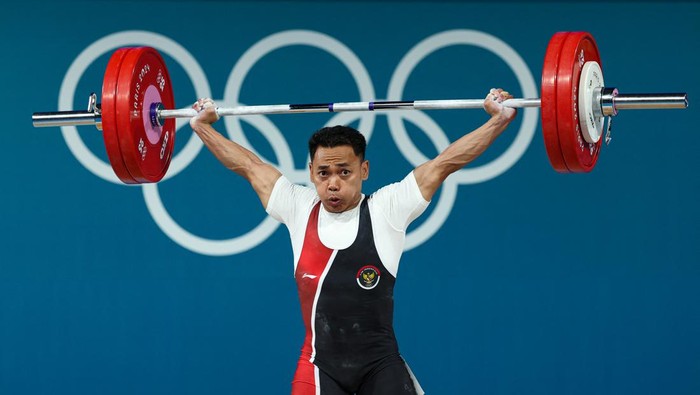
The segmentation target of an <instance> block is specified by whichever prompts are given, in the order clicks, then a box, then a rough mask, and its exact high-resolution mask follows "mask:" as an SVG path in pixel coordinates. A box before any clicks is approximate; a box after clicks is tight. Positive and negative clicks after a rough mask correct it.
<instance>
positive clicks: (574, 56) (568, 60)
mask: <svg viewBox="0 0 700 395" xmlns="http://www.w3.org/2000/svg"><path fill="white" fill-rule="evenodd" d="M591 60H592V61H595V62H598V64H599V65H600V64H601V63H600V54H599V53H598V47H597V45H596V43H595V40H593V36H591V35H590V34H589V33H586V32H572V33H570V34H569V35H568V36H567V37H566V40H565V41H564V45H563V46H562V48H561V54H560V56H559V68H558V72H557V99H558V100H557V127H558V129H559V143H560V144H561V152H562V155H563V156H564V161H565V162H566V166H567V167H568V168H569V170H571V171H572V172H576V173H583V172H589V171H591V170H593V167H594V166H595V163H596V161H597V160H598V155H599V154H600V147H601V145H602V141H603V139H600V140H598V142H597V143H588V142H586V140H585V139H584V137H583V134H582V132H581V124H580V121H581V120H580V119H579V117H578V93H579V92H578V87H579V80H580V78H581V69H583V65H584V64H585V63H586V62H588V61H591ZM601 67H602V66H601Z"/></svg>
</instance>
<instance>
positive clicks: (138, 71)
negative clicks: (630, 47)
mask: <svg viewBox="0 0 700 395" xmlns="http://www.w3.org/2000/svg"><path fill="white" fill-rule="evenodd" d="M540 88H541V96H542V97H541V98H514V99H509V100H506V101H505V102H504V103H503V104H504V105H505V106H508V107H517V108H523V107H541V112H540V113H541V121H542V134H543V137H544V143H545V147H546V150H547V156H548V157H549V161H550V163H551V165H552V167H553V168H554V169H555V170H556V171H558V172H561V173H580V172H589V171H591V170H592V169H593V167H594V166H595V164H596V161H597V159H598V155H599V153H600V148H601V145H602V141H603V140H604V139H602V138H601V136H602V133H603V129H604V119H605V118H606V117H608V133H609V128H610V123H611V119H612V117H613V116H615V115H617V113H618V111H619V110H627V109H667V108H687V107H688V97H687V94H686V93H660V94H649V93H643V94H621V93H619V91H618V90H617V89H616V88H609V87H605V85H604V80H603V72H602V69H601V60H600V54H599V52H598V47H597V44H596V42H595V40H594V39H593V36H592V35H591V34H590V33H587V32H558V33H555V34H554V35H553V36H552V38H551V39H550V41H549V44H548V45H547V50H546V53H545V57H544V65H543V68H542V80H541V87H540ZM174 107H175V106H174V98H173V88H172V84H171V81H170V76H169V74H168V70H167V68H166V66H165V62H164V60H163V58H162V56H161V55H160V54H159V53H158V51H157V50H155V49H154V48H151V47H126V48H119V49H117V50H116V51H115V52H114V53H113V54H112V56H111V57H110V59H109V61H108V63H107V68H106V70H105V75H104V80H103V84H102V103H97V95H96V94H94V93H93V94H91V95H90V98H89V101H88V108H87V110H84V111H59V112H37V113H34V114H33V115H32V121H33V125H34V126H35V127H50V126H77V125H94V126H96V127H97V129H99V130H102V132H103V133H102V135H103V139H104V143H105V147H106V150H107V156H108V157H109V161H110V164H111V166H112V169H113V170H114V172H115V174H116V175H117V177H119V179H120V180H121V181H122V182H124V183H127V184H140V183H149V182H158V181H160V180H161V179H162V178H163V177H164V176H165V173H166V172H167V169H168V166H169V165H170V160H171V158H172V156H173V150H174V142H175V121H174V119H175V118H190V117H193V116H195V115H196V111H195V110H194V109H192V108H182V109H174ZM475 108H483V99H457V100H413V101H373V102H343V103H320V104H319V103H317V104H278V105H256V106H237V107H231V108H224V107H219V108H217V112H218V114H219V115H220V116H240V115H253V114H286V113H311V112H344V111H381V110H445V109H475ZM606 139H607V138H606Z"/></svg>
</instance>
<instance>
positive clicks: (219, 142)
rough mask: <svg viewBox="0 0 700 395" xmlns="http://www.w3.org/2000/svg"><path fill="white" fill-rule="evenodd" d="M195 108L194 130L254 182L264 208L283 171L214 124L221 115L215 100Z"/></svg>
mask: <svg viewBox="0 0 700 395" xmlns="http://www.w3.org/2000/svg"><path fill="white" fill-rule="evenodd" d="M192 108H194V109H195V110H197V116H195V117H193V118H192V119H191V120H190V126H191V127H192V130H194V132H195V133H196V134H197V136H199V138H200V139H202V142H203V143H204V145H205V146H206V147H207V148H208V149H209V151H211V152H212V154H214V156H215V157H216V158H217V159H218V160H219V162H221V163H222V164H223V165H224V166H226V168H228V169H230V170H232V171H233V172H235V173H236V174H238V175H241V176H243V177H244V178H245V179H246V180H248V182H250V185H251V186H252V187H253V189H254V190H255V192H256V193H257V194H258V197H259V198H260V202H261V203H262V205H263V207H265V208H267V202H268V201H269V199H270V194H271V193H272V188H273V187H274V186H275V182H277V179H279V177H280V176H281V175H282V174H281V173H280V172H279V170H277V169H276V168H275V167H274V166H272V165H270V164H267V163H265V162H263V161H262V160H261V159H260V158H259V157H258V156H256V155H255V154H254V153H252V152H251V151H250V150H248V149H246V148H244V147H242V146H241V145H239V144H237V143H236V142H234V141H231V140H229V139H227V138H226V137H224V136H222V135H221V133H219V132H218V131H216V129H214V127H213V126H212V124H213V123H214V122H216V121H217V120H218V119H219V116H218V114H217V113H216V105H215V104H214V102H213V101H212V100H211V99H199V100H197V102H196V103H194V105H192Z"/></svg>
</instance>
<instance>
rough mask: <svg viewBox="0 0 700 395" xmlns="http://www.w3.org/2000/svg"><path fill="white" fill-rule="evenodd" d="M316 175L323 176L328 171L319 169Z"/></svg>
mask: <svg viewBox="0 0 700 395" xmlns="http://www.w3.org/2000/svg"><path fill="white" fill-rule="evenodd" d="M318 175H319V177H325V176H326V175H328V172H326V171H325V170H319V172H318Z"/></svg>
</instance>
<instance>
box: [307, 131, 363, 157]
mask: <svg viewBox="0 0 700 395" xmlns="http://www.w3.org/2000/svg"><path fill="white" fill-rule="evenodd" d="M342 145H349V146H350V147H352V151H353V152H354V153H355V155H357V156H358V157H360V160H361V161H364V160H365V149H366V148H367V141H366V140H365V136H363V135H362V133H360V132H359V131H358V130H357V129H353V128H351V127H349V126H342V125H336V126H326V127H324V128H321V129H319V130H317V131H316V132H315V133H314V134H313V135H312V136H311V138H310V139H309V157H310V158H311V160H312V161H313V159H314V155H315V154H316V149H317V148H318V147H325V148H334V147H338V146H342Z"/></svg>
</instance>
